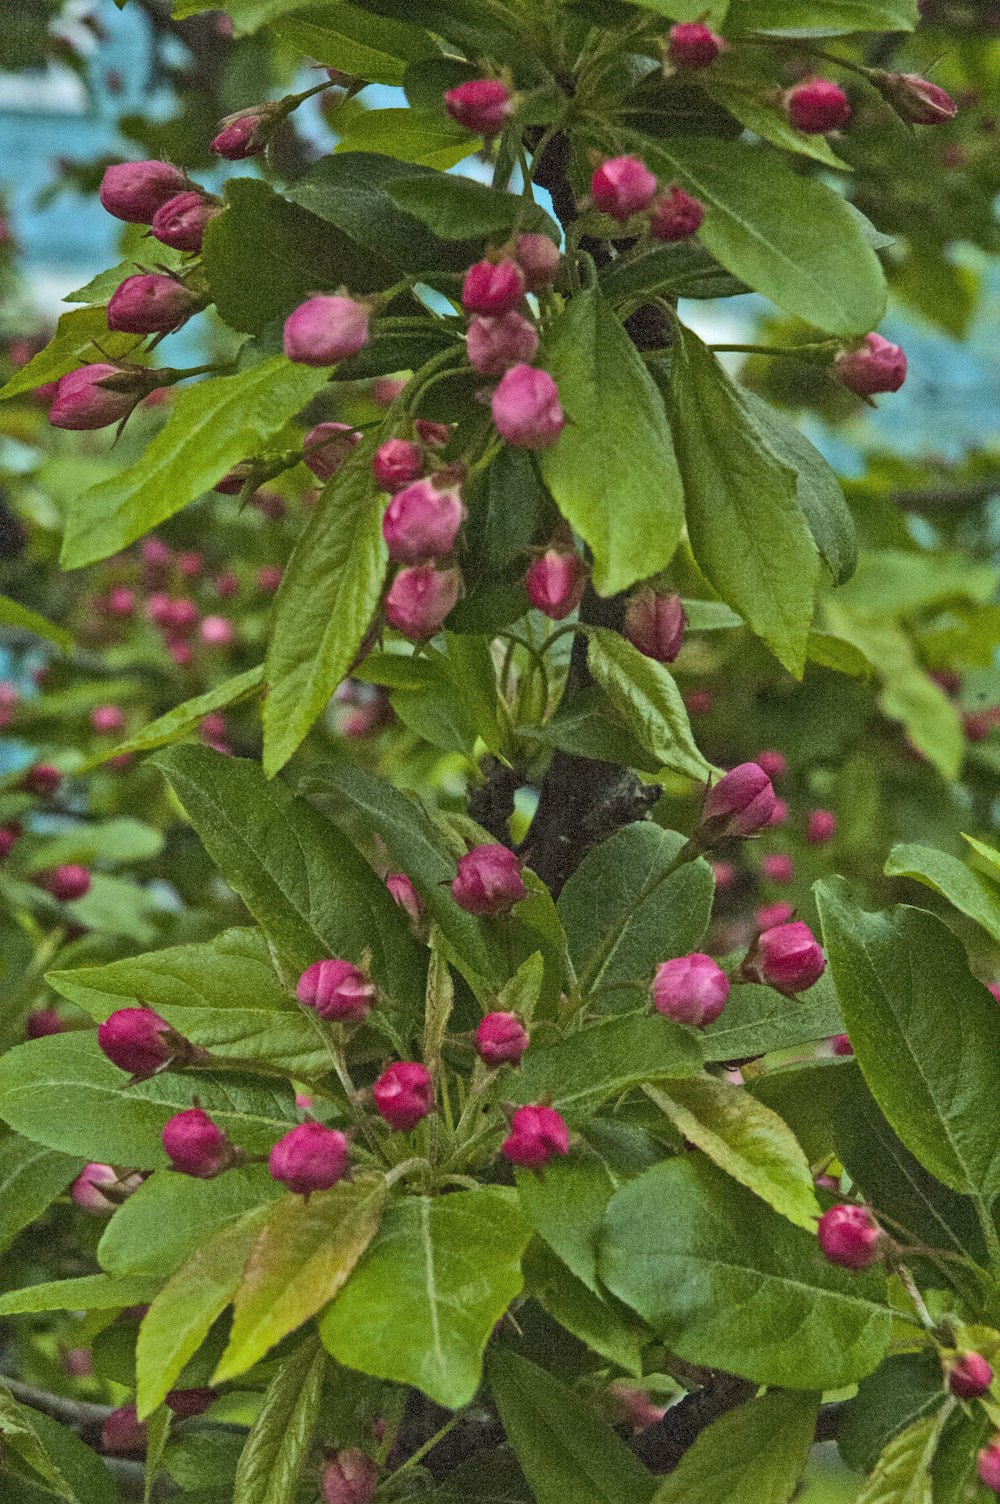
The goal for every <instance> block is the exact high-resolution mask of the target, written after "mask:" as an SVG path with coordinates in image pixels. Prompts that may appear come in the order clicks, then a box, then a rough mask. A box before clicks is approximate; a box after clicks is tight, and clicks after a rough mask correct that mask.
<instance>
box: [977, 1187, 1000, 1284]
mask: <svg viewBox="0 0 1000 1504" xmlns="http://www.w3.org/2000/svg"><path fill="white" fill-rule="evenodd" d="M975 1202H976V1216H977V1217H978V1218H979V1225H980V1227H981V1228H982V1229H983V1240H984V1242H985V1243H986V1252H987V1255H988V1257H989V1261H990V1266H991V1268H992V1269H993V1270H994V1271H998V1270H1000V1233H998V1232H997V1225H996V1223H995V1222H994V1220H993V1217H992V1215H991V1213H990V1208H989V1204H988V1203H987V1202H985V1201H984V1200H983V1199H982V1197H981V1196H977V1197H976V1198H975Z"/></svg>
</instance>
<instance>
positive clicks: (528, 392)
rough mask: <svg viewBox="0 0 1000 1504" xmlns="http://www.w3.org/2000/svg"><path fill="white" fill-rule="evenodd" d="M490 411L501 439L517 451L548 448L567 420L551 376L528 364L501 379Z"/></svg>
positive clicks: (516, 367)
mask: <svg viewBox="0 0 1000 1504" xmlns="http://www.w3.org/2000/svg"><path fill="white" fill-rule="evenodd" d="M491 409H492V413H493V422H494V424H495V425H496V430H497V432H498V433H499V435H500V437H501V438H503V439H506V440H507V443H508V444H513V445H514V446H515V447H516V448H518V449H547V448H548V447H549V445H550V444H554V443H555V441H556V439H558V437H559V435H560V434H561V433H562V430H563V424H564V423H565V421H566V416H565V414H564V412H563V409H562V403H561V402H560V401H559V389H558V387H557V386H556V384H555V382H554V381H553V380H552V377H551V376H550V375H549V373H548V371H540V370H537V369H536V368H535V367H534V366H529V365H519V366H513V367H512V368H511V370H509V371H508V372H507V373H506V375H504V376H503V377H501V380H500V384H499V386H498V387H497V389H496V391H495V392H494V393H493V398H492V401H491Z"/></svg>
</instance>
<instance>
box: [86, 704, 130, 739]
mask: <svg viewBox="0 0 1000 1504" xmlns="http://www.w3.org/2000/svg"><path fill="white" fill-rule="evenodd" d="M90 724H91V728H92V729H93V730H94V731H95V732H96V733H97V735H98V736H116V735H117V734H118V732H119V731H121V730H122V729H123V728H124V726H125V712H124V711H123V710H122V709H121V708H120V707H119V706H118V705H95V707H94V709H93V710H92V711H91V712H90Z"/></svg>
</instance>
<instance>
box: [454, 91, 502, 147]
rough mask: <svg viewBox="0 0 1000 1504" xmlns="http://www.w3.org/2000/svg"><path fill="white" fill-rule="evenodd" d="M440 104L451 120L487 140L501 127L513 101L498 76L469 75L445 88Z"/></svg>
mask: <svg viewBox="0 0 1000 1504" xmlns="http://www.w3.org/2000/svg"><path fill="white" fill-rule="evenodd" d="M444 107H445V109H446V110H447V111H448V114H449V115H450V116H451V118H452V120H455V121H457V122H458V124H459V125H464V126H465V128H466V130H467V131H475V133H476V135H477V136H485V137H486V138H487V140H488V139H489V138H490V137H491V136H498V135H499V134H500V132H501V131H502V130H503V128H504V126H505V124H506V123H507V120H508V117H509V116H510V114H511V112H512V110H513V108H514V102H513V100H512V98H511V93H510V90H509V89H508V87H507V85H506V84H504V83H501V82H500V80H499V79H497V78H472V79H470V80H469V82H468V83H464V84H459V85H458V87H457V88H455V89H449V90H448V92H447V93H446V94H445V96H444Z"/></svg>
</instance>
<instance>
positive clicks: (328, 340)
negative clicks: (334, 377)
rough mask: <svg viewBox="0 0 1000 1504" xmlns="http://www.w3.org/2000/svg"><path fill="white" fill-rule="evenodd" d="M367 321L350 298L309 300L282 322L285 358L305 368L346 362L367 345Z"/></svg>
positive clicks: (366, 316)
mask: <svg viewBox="0 0 1000 1504" xmlns="http://www.w3.org/2000/svg"><path fill="white" fill-rule="evenodd" d="M368 318H369V314H368V309H367V308H365V307H364V305H363V304H361V303H356V302H355V301H354V299H353V298H344V297H339V296H337V297H317V298H309V299H307V300H306V302H305V303H300V304H299V306H298V308H296V309H295V310H294V312H293V313H290V314H289V315H288V318H287V319H286V320H285V334H284V348H285V354H286V355H287V356H288V359H289V360H295V361H298V362H299V364H300V365H306V366H332V365H336V363H337V361H339V360H349V359H350V357H351V356H352V355H357V353H358V351H359V350H363V349H364V347H365V345H366V344H367V343H368Z"/></svg>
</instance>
